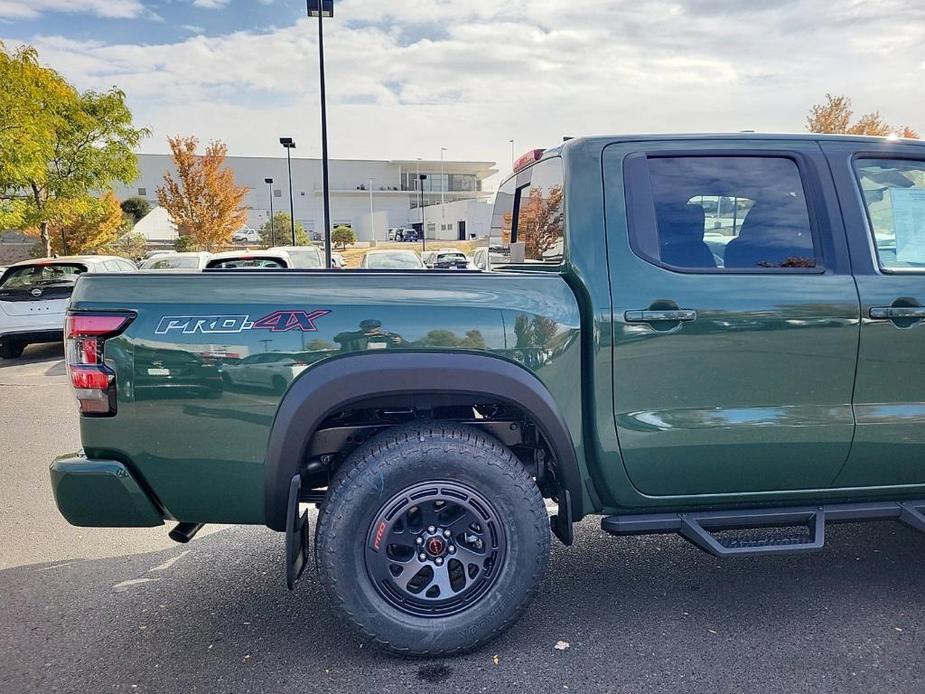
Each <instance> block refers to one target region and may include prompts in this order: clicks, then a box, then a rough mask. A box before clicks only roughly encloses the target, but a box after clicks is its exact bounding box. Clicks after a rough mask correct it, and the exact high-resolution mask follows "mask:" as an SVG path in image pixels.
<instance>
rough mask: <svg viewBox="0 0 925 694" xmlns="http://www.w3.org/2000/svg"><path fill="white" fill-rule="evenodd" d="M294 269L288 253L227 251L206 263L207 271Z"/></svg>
mask: <svg viewBox="0 0 925 694" xmlns="http://www.w3.org/2000/svg"><path fill="white" fill-rule="evenodd" d="M290 267H293V264H292V258H291V257H290V256H289V254H288V253H287V252H286V251H225V252H224V253H216V254H214V255H213V256H212V257H211V258H209V260H208V262H207V263H206V269H207V270H284V269H286V268H290Z"/></svg>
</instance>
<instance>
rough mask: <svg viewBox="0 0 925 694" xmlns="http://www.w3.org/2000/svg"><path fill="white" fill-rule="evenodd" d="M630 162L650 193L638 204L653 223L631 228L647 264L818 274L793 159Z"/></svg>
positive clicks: (819, 263)
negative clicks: (646, 209) (651, 213)
mask: <svg viewBox="0 0 925 694" xmlns="http://www.w3.org/2000/svg"><path fill="white" fill-rule="evenodd" d="M631 165H632V166H634V167H635V169H636V176H634V177H632V178H631V180H634V181H635V182H638V181H639V180H640V178H643V179H645V180H644V183H643V187H648V189H649V191H650V193H651V197H648V196H642V197H640V198H639V204H643V205H653V206H654V216H655V220H654V221H655V224H654V225H648V224H645V223H644V221H643V218H637V219H636V220H635V223H633V224H631V238H632V240H633V247H634V250H635V251H636V253H637V254H638V255H641V256H642V257H643V258H645V259H646V260H649V261H651V262H654V263H656V264H658V265H663V266H666V267H669V268H675V269H680V270H687V271H722V270H730V271H739V272H741V271H749V270H751V271H762V270H778V271H786V270H790V271H798V270H804V271H805V270H817V269H820V270H821V268H822V266H823V263H822V254H821V251H820V249H819V245H818V244H817V243H816V241H815V239H814V235H813V228H812V224H811V222H810V214H809V208H808V205H807V202H806V194H805V192H804V188H803V182H802V178H801V176H800V170H799V167H798V166H797V163H796V162H795V161H794V160H792V159H789V158H787V157H771V156H768V157H764V156H692V157H686V156H685V157H669V156H666V157H648V158H644V159H642V160H640V159H637V160H636V161H635V162H634V163H633V164H631ZM640 174H642V175H641V176H640ZM646 198H648V200H647V199H646Z"/></svg>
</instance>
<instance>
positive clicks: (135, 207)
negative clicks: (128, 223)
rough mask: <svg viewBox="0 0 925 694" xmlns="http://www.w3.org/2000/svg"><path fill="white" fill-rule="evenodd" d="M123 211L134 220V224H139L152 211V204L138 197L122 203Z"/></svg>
mask: <svg viewBox="0 0 925 694" xmlns="http://www.w3.org/2000/svg"><path fill="white" fill-rule="evenodd" d="M122 211H123V212H124V213H125V215H126V216H127V217H128V218H129V219H131V220H132V224H138V222H140V221H141V220H142V219H144V218H145V216H146V215H147V214H148V212H150V211H151V203H150V202H148V201H147V200H146V199H145V198H141V197H137V196H136V197H134V198H129V199H128V200H125V201H123V202H122Z"/></svg>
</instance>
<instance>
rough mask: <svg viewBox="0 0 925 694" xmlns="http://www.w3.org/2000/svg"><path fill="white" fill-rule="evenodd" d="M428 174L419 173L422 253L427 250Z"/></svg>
mask: <svg viewBox="0 0 925 694" xmlns="http://www.w3.org/2000/svg"><path fill="white" fill-rule="evenodd" d="M426 180H427V174H418V185H420V186H421V253H426V252H427V225H426V224H425V223H424V181H426Z"/></svg>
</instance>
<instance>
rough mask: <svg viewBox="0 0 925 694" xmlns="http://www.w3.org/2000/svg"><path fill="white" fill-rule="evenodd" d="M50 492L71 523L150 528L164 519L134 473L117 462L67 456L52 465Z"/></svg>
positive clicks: (87, 525) (89, 525)
mask: <svg viewBox="0 0 925 694" xmlns="http://www.w3.org/2000/svg"><path fill="white" fill-rule="evenodd" d="M51 489H52V492H53V493H54V495H55V503H56V504H57V505H58V510H59V511H60V512H61V515H62V516H64V517H65V518H66V519H67V521H68V523H70V524H71V525H77V526H82V527H106V528H151V527H154V526H158V525H163V524H164V519H163V518H162V516H161V513H160V511H158V509H157V507H156V506H155V504H154V503H153V502H152V501H151V499H150V498H149V497H148V495H147V494H145V492H144V490H142V488H141V486H140V485H139V484H138V482H137V481H136V480H135V478H134V477H132V474H131V473H130V472H129V471H128V469H127V468H126V467H125V465H123V464H122V463H119V462H116V461H114V460H93V459H89V458H85V457H83V456H81V455H78V454H69V455H64V456H61V457H59V458H56V459H55V461H54V462H53V463H52V464H51Z"/></svg>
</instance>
